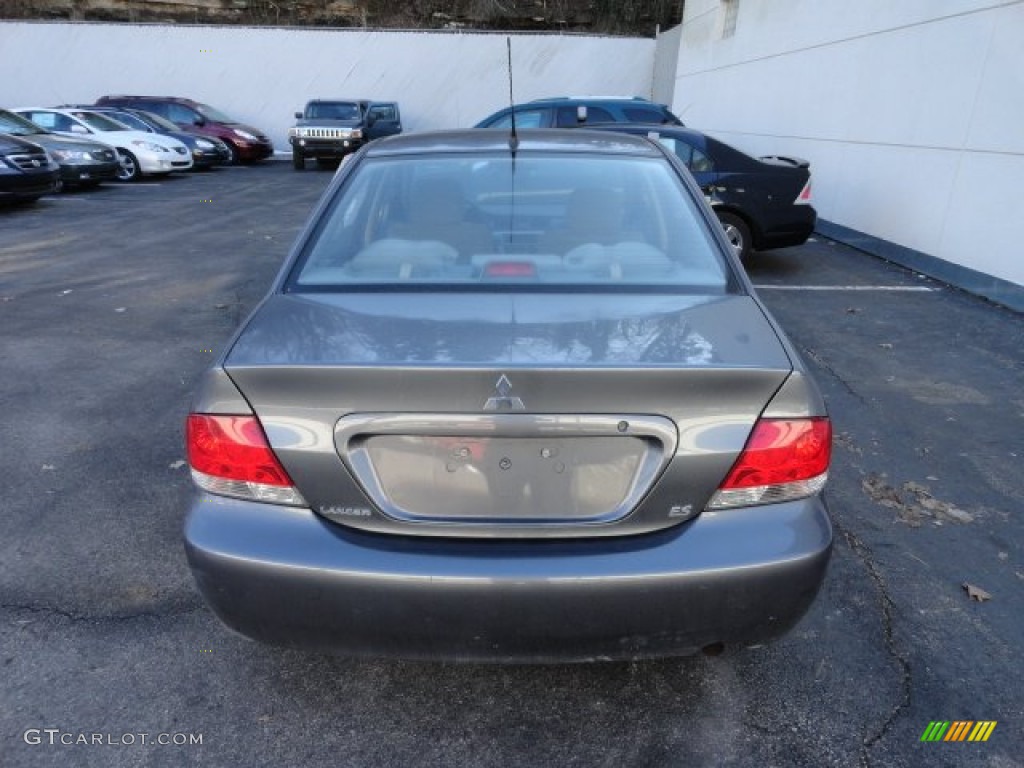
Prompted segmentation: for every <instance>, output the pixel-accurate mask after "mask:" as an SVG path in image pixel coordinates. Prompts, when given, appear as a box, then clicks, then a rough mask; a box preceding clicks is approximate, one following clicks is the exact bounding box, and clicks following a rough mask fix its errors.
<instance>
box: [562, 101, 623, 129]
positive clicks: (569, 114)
mask: <svg viewBox="0 0 1024 768" xmlns="http://www.w3.org/2000/svg"><path fill="white" fill-rule="evenodd" d="M577 110H578V108H577V107H559V108H558V112H557V113H556V116H555V120H556V123H555V124H556V125H557V126H558V127H559V128H571V127H572V126H574V125H579V124H580V121H579V119H578V114H579V113H578V111H577ZM586 122H588V123H615V122H618V121H617V120H616V119H615V116H614V115H613V114H612V113H611V112H609V111H608V110H607V109H601V107H589V106H588V107H587V120H586Z"/></svg>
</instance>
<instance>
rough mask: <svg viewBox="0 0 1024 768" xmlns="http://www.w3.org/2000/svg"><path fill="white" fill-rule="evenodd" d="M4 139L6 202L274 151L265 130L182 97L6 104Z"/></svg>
mask: <svg viewBox="0 0 1024 768" xmlns="http://www.w3.org/2000/svg"><path fill="white" fill-rule="evenodd" d="M0 137H2V139H3V140H2V143H0V147H2V149H0V199H3V198H11V199H13V200H16V201H26V202H28V201H33V200H36V199H38V198H39V197H41V196H42V195H45V194H49V193H53V192H57V191H59V190H60V189H62V188H63V187H64V186H69V187H70V186H78V187H89V186H95V185H97V184H100V183H102V182H104V181H111V180H114V179H116V180H119V181H135V180H137V179H139V178H141V177H142V176H145V175H163V174H168V173H172V172H175V171H188V170H192V169H200V168H204V169H205V168H210V167H212V166H215V165H224V164H230V163H240V162H251V161H256V160H262V159H264V158H266V157H270V156H271V155H272V154H273V152H274V146H273V144H272V143H271V141H270V139H269V138H267V136H266V135H265V134H263V133H262V132H260V131H259V130H257V129H255V128H252V127H251V126H248V125H245V124H243V123H239V122H237V121H234V120H232V119H231V118H229V117H227V116H226V115H224V114H223V113H221V112H218V111H217V110H215V109H213V108H212V107H210V106H207V105H205V104H201V103H199V102H195V101H192V100H191V99H183V98H179V97H158V96H104V97H102V98H100V99H99V101H98V102H97V103H96V104H65V105H62V106H59V107H32V106H29V107H19V108H16V109H13V110H4V109H0Z"/></svg>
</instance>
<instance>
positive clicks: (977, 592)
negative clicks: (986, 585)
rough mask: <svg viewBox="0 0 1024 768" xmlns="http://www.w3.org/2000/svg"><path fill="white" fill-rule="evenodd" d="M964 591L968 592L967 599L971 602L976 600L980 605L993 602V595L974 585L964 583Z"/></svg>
mask: <svg viewBox="0 0 1024 768" xmlns="http://www.w3.org/2000/svg"><path fill="white" fill-rule="evenodd" d="M962 586H963V588H964V591H966V592H967V597H968V598H969V599H971V600H976V601H977V602H979V603H984V602H985V601H986V600H991V599H992V595H990V594H989V593H988V592H986V591H985V590H984V589H982V588H981V587H976V586H974V585H973V584H968V583H967V582H966V581H965V582H964V583H963V585H962Z"/></svg>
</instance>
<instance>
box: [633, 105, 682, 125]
mask: <svg viewBox="0 0 1024 768" xmlns="http://www.w3.org/2000/svg"><path fill="white" fill-rule="evenodd" d="M622 111H623V113H624V114H625V115H626V119H627V120H629V122H631V123H664V122H668V121H669V120H671V119H672V118H671V117H670V116H669V115H666V114H665V113H664V112H663V111H662V110H660V109H650V108H649V107H626V108H624V109H623V110H622Z"/></svg>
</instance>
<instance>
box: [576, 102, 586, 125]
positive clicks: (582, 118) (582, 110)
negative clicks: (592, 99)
mask: <svg viewBox="0 0 1024 768" xmlns="http://www.w3.org/2000/svg"><path fill="white" fill-rule="evenodd" d="M576 122H577V123H585V122H587V105H586V104H580V105H579V106H578V107H576Z"/></svg>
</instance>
